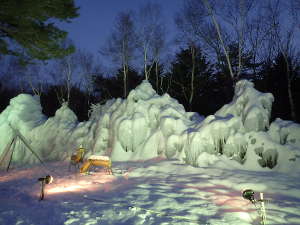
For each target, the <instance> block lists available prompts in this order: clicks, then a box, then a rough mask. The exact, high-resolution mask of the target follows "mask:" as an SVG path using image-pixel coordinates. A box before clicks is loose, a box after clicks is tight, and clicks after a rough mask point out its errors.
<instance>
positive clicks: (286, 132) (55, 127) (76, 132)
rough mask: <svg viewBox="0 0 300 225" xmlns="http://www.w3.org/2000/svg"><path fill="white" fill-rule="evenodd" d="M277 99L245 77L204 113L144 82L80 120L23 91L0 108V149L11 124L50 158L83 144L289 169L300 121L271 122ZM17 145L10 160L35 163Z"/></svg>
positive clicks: (297, 151)
mask: <svg viewBox="0 0 300 225" xmlns="http://www.w3.org/2000/svg"><path fill="white" fill-rule="evenodd" d="M272 102H273V96H272V94H269V93H267V94H264V93H260V92H258V91H257V90H255V89H254V85H253V83H251V82H249V81H246V80H242V81H239V82H238V83H237V84H236V88H235V95H234V98H233V100H232V102H231V103H229V104H227V105H225V106H223V107H222V108H221V109H220V110H218V111H217V112H216V113H215V115H210V116H208V117H206V118H205V119H204V118H202V117H201V116H200V115H198V114H197V113H192V112H186V111H185V109H184V107H183V106H182V105H181V104H179V103H178V102H177V100H175V99H173V98H171V97H170V96H169V95H168V94H164V95H162V96H159V95H158V94H156V92H155V91H154V90H153V88H152V87H151V85H150V84H149V83H148V82H147V81H143V82H142V83H141V84H140V85H139V86H138V87H136V89H134V90H132V91H131V92H130V93H129V95H128V97H127V99H120V98H118V99H112V100H109V101H107V102H106V103H105V104H104V105H100V104H96V105H93V106H92V107H91V110H90V119H89V120H88V121H86V122H81V123H79V122H78V120H77V117H76V115H75V114H74V113H73V112H72V111H71V110H70V109H69V108H68V106H67V104H63V105H62V106H61V108H60V109H58V110H57V112H56V114H55V116H54V117H51V118H46V117H45V116H44V115H43V114H42V109H41V106H40V102H39V99H38V98H37V97H35V96H34V97H33V96H30V95H26V94H21V95H19V96H17V97H15V98H13V99H11V101H10V105H9V106H8V107H7V108H6V109H5V110H4V111H3V112H2V113H1V114H0V133H1V136H2V137H1V139H0V156H1V153H3V151H4V149H5V147H6V146H7V145H8V144H9V143H10V141H11V138H12V137H13V132H12V130H11V128H10V126H9V124H10V125H11V126H12V127H14V128H15V129H17V130H19V131H20V132H21V133H22V134H23V135H24V136H25V138H26V139H27V140H28V142H29V143H30V145H31V146H32V148H33V149H34V150H35V151H36V152H37V154H38V155H39V156H40V157H41V158H42V159H43V160H45V161H52V160H66V159H68V157H70V155H71V154H72V153H73V152H74V151H75V150H76V148H78V147H79V145H80V144H83V146H84V147H85V148H86V150H87V154H86V156H87V157H88V156H89V155H107V156H110V157H111V159H112V161H128V160H146V159H150V158H153V157H157V156H165V157H167V158H177V159H179V160H182V161H185V162H186V163H187V164H191V165H194V166H208V165H212V164H213V165H217V164H218V163H222V162H225V161H229V162H234V163H231V164H232V165H233V164H234V165H241V168H245V169H255V170H257V169H261V168H265V169H268V168H272V169H277V170H280V171H290V170H291V168H292V169H296V168H297V164H299V163H298V161H299V160H300V159H299V157H300V125H299V124H295V123H293V122H290V121H282V120H280V119H277V120H275V121H274V122H273V123H272V124H269V117H270V113H271V107H272ZM14 148H15V151H14V155H13V163H17V164H19V165H24V164H32V163H36V162H37V159H36V158H35V157H33V155H32V154H31V152H30V151H26V149H25V146H24V144H23V143H22V142H20V141H17V142H16V145H15V147H14ZM236 162H237V163H236ZM296 162H297V163H296ZM229 164H230V163H229ZM298 167H299V166H298Z"/></svg>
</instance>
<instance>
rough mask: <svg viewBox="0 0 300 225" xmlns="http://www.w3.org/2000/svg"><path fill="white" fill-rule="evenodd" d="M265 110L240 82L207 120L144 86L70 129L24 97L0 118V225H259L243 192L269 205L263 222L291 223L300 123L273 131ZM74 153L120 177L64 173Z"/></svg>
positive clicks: (298, 213) (63, 114)
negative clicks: (97, 160)
mask: <svg viewBox="0 0 300 225" xmlns="http://www.w3.org/2000/svg"><path fill="white" fill-rule="evenodd" d="M273 101H274V98H273V96H272V94H270V93H261V92H258V91H257V90H256V89H255V88H254V85H253V83H251V82H249V81H246V80H242V81H239V82H238V83H237V84H236V88H235V95H234V97H233V100H232V102H230V103H229V104H227V105H225V106H223V107H222V108H221V109H220V110H218V111H217V112H216V113H215V114H214V115H210V116H208V117H206V118H204V117H202V116H200V115H198V114H197V113H193V112H186V111H185V110H184V108H183V106H182V105H181V104H179V103H178V102H177V101H176V100H175V99H173V98H171V97H170V96H169V95H168V94H164V95H163V96H159V95H157V94H156V93H155V91H154V90H153V89H152V87H151V85H150V84H149V83H148V82H147V81H143V82H142V83H141V84H140V85H139V86H138V87H137V88H136V89H135V90H132V91H131V92H130V93H129V95H128V97H127V99H112V100H109V101H108V102H106V104H104V105H94V106H92V108H91V111H90V112H91V113H90V119H89V120H88V121H85V122H81V123H79V122H78V120H77V117H76V115H75V114H74V113H73V112H72V111H71V110H70V109H69V108H68V106H67V105H66V104H64V105H62V107H61V108H60V109H58V110H57V112H56V114H55V116H54V117H51V118H46V117H45V116H44V115H43V114H42V108H41V105H40V101H39V98H38V97H36V96H30V95H25V94H21V95H19V96H17V97H15V98H13V99H12V100H11V101H10V105H9V106H8V107H7V108H6V109H5V110H4V111H3V112H2V113H1V114H0V168H2V169H5V168H6V167H7V166H8V163H9V161H10V160H9V159H10V158H11V154H12V153H13V154H12V160H11V167H12V168H13V169H11V170H10V172H8V173H6V172H0V224H5V225H6V224H7V225H10V224H34V225H35V224H41V225H44V224H118V225H119V224H234V225H235V224H259V223H260V221H259V217H258V215H257V211H256V209H255V207H254V205H253V204H252V203H250V202H249V201H247V200H245V199H243V198H242V197H241V194H242V193H241V192H242V191H243V190H244V189H247V188H250V189H253V190H254V191H255V192H256V193H257V194H258V193H259V192H263V193H264V194H265V198H267V199H270V200H271V201H270V202H269V203H267V205H266V208H267V222H268V223H267V224H278V225H279V224H290V225H292V224H300V207H299V206H300V185H299V182H300V181H299V173H300V163H299V161H300V125H299V124H296V123H293V122H292V121H284V120H281V119H279V118H278V119H276V120H275V121H274V122H272V123H271V124H270V122H269V118H270V113H271V108H272V102H273ZM16 135H17V136H16ZM14 138H15V139H14ZM12 140H14V141H12ZM80 145H83V147H84V148H85V149H86V150H87V152H86V155H85V158H88V157H89V156H91V155H98V156H99V155H103V156H107V157H110V158H111V159H112V163H113V169H114V170H115V172H117V171H119V172H120V171H125V173H124V174H119V173H115V174H114V175H106V174H104V173H103V172H101V171H98V172H95V173H93V174H92V175H80V174H79V173H78V171H77V173H75V172H69V171H68V170H67V168H68V164H69V159H70V156H71V155H72V153H73V152H74V151H75V150H76V149H77V148H78V147H79V146H80ZM33 152H34V153H35V154H33ZM41 162H44V163H45V165H44V166H43V164H41ZM192 166H193V167H192ZM47 174H51V175H52V176H53V177H54V182H53V183H52V184H49V185H46V191H47V193H46V199H45V200H44V201H41V202H39V201H38V195H39V189H40V187H39V185H40V184H39V183H38V181H37V179H38V178H39V177H45V176H46V175H47ZM256 197H258V196H256Z"/></svg>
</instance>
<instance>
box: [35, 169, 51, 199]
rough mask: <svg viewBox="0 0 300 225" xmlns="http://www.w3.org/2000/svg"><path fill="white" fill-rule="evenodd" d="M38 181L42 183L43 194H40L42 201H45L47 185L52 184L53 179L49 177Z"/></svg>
mask: <svg viewBox="0 0 300 225" xmlns="http://www.w3.org/2000/svg"><path fill="white" fill-rule="evenodd" d="M38 181H40V182H41V194H40V201H41V200H43V199H44V196H45V191H44V189H45V184H51V183H52V182H53V177H52V176H50V175H47V176H45V177H40V178H39V179H38Z"/></svg>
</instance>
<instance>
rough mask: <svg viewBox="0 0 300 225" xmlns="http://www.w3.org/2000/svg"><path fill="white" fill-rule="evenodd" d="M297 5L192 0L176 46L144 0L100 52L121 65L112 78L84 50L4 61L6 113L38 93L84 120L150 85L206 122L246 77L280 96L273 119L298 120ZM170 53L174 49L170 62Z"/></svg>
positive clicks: (121, 19)
mask: <svg viewBox="0 0 300 225" xmlns="http://www.w3.org/2000/svg"><path fill="white" fill-rule="evenodd" d="M299 9H300V1H297V0H293V1H292V0H290V1H285V3H283V1H277V0H269V1H255V0H224V1H222V3H220V2H219V4H218V5H217V4H216V2H214V1H209V0H187V1H185V2H184V4H183V6H182V8H181V9H180V11H179V12H178V14H177V15H176V16H175V19H174V21H175V24H176V26H177V31H178V32H177V36H176V40H174V41H172V43H171V44H170V43H169V42H168V41H167V36H168V35H167V32H166V27H165V25H164V21H163V19H162V18H163V17H162V9H161V8H160V6H159V5H158V4H154V3H146V4H145V5H143V6H142V7H141V8H140V9H139V10H138V11H137V12H132V11H126V12H121V13H119V14H118V15H117V17H116V23H115V27H114V28H113V29H112V32H111V35H110V36H109V37H108V41H107V43H106V45H105V47H103V48H101V50H100V51H99V52H100V54H101V55H102V56H104V57H106V58H107V59H110V60H111V64H112V67H114V68H117V69H114V72H107V71H106V72H105V70H104V69H103V67H102V66H101V64H100V63H99V60H96V59H95V57H94V55H93V54H90V53H88V52H85V51H83V50H76V51H75V52H74V53H72V54H69V55H68V56H64V57H61V58H58V59H54V60H52V61H51V62H49V63H48V64H47V65H46V64H44V63H42V62H40V61H34V64H27V65H26V66H23V65H22V63H21V64H20V60H18V57H16V56H9V57H8V56H5V57H1V58H0V64H1V65H0V66H1V75H0V77H1V80H0V99H1V101H0V112H1V111H3V110H4V109H5V108H6V107H7V106H8V104H9V100H10V99H11V98H12V97H15V96H17V95H18V94H19V93H30V94H35V95H39V96H40V99H41V104H42V108H43V113H44V114H45V115H47V116H49V117H50V116H53V115H54V114H55V111H56V110H57V109H58V108H59V107H60V106H61V105H62V103H63V102H66V103H67V104H68V106H69V107H70V108H71V109H72V110H73V111H74V112H75V113H76V115H77V116H78V119H79V120H80V121H83V120H87V119H88V116H89V109H90V107H91V105H92V104H97V103H100V104H103V103H105V102H106V101H107V100H108V99H111V98H118V97H121V98H126V96H127V95H128V93H129V92H130V90H132V89H134V88H135V87H136V86H137V85H138V84H140V83H141V81H142V80H145V79H146V80H148V81H149V82H150V83H151V84H152V87H153V88H154V89H155V90H156V92H157V93H158V94H160V95H162V94H164V93H168V94H169V95H170V96H171V97H173V98H176V99H177V100H178V101H179V102H180V103H181V104H183V105H184V107H185V109H186V110H187V111H194V112H198V113H200V114H202V115H205V116H207V115H209V114H213V113H214V112H216V111H217V110H218V109H219V108H221V107H222V106H223V105H224V104H227V103H229V102H230V101H231V100H232V97H233V94H234V87H235V84H236V82H237V81H238V80H240V79H249V80H251V81H253V82H254V84H255V87H256V88H257V89H258V90H259V91H262V92H270V93H272V94H273V95H274V98H275V101H274V103H273V109H272V115H271V117H272V118H271V119H272V120H273V119H275V118H277V117H279V118H281V119H286V120H294V121H298V122H299V121H300V101H299V100H300V90H299V88H297V87H299V84H300V53H299V49H298V48H297V46H299V45H296V44H295V43H296V42H297V35H296V34H299V28H297V26H296V25H297V24H299V20H298V15H297V13H298V12H299ZM0 19H1V18H0ZM0 22H1V21H0ZM297 29H298V30H297ZM297 32H298V33H297ZM0 41H1V40H0ZM298 41H299V40H298ZM72 46H74V44H73V43H72V41H70V40H65V41H64V42H63V43H62V44H61V48H62V49H70V48H71V47H72ZM171 48H172V49H174V48H176V49H177V51H176V55H175V56H174V57H171V58H170V56H169V55H168V54H167V52H168V51H169V50H170V49H171ZM0 50H1V49H0ZM0 53H1V52H0ZM4 55H5V54H4ZM0 56H1V55H0Z"/></svg>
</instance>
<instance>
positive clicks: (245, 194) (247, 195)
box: [243, 189, 255, 203]
mask: <svg viewBox="0 0 300 225" xmlns="http://www.w3.org/2000/svg"><path fill="white" fill-rule="evenodd" d="M243 198H244V199H247V200H249V201H250V202H252V203H253V202H254V201H255V200H254V191H253V190H251V189H246V190H244V191H243Z"/></svg>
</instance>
